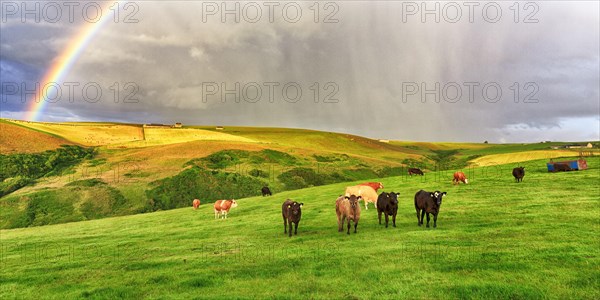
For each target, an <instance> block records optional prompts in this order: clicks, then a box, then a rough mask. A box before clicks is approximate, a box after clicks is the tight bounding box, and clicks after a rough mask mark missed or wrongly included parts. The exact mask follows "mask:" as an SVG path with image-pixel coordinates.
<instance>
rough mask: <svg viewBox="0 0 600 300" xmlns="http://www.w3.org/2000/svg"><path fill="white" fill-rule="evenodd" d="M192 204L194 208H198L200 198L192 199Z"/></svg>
mask: <svg viewBox="0 0 600 300" xmlns="http://www.w3.org/2000/svg"><path fill="white" fill-rule="evenodd" d="M192 205H193V206H194V209H198V206H200V200H198V199H194V201H192Z"/></svg>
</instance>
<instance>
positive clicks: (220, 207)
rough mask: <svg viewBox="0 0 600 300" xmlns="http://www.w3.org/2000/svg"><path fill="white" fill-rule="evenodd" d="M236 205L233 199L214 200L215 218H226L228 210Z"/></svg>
mask: <svg viewBox="0 0 600 300" xmlns="http://www.w3.org/2000/svg"><path fill="white" fill-rule="evenodd" d="M236 207H237V202H235V200H233V199H232V200H217V201H215V205H214V208H215V219H217V218H219V219H220V218H223V219H227V214H229V210H230V209H232V208H236Z"/></svg>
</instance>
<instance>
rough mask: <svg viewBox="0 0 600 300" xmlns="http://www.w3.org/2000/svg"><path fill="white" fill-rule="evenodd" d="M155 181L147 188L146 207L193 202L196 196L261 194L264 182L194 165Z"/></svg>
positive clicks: (207, 198) (206, 200) (210, 198)
mask: <svg viewBox="0 0 600 300" xmlns="http://www.w3.org/2000/svg"><path fill="white" fill-rule="evenodd" d="M153 185H154V187H153V188H152V189H150V190H147V191H146V196H147V197H148V204H147V207H146V209H145V210H146V211H155V210H159V209H161V210H164V209H172V208H179V207H185V206H189V205H190V204H191V201H192V199H194V198H198V199H201V200H202V202H203V203H211V202H214V201H215V200H219V199H232V198H233V199H235V198H244V197H250V196H257V195H259V194H260V189H261V188H262V187H263V186H264V182H262V181H260V180H258V179H255V178H252V177H249V176H244V175H240V174H237V173H228V172H221V171H214V170H206V169H203V168H200V167H192V168H189V169H186V170H183V171H182V172H180V173H179V174H177V175H175V176H172V177H168V178H165V179H161V180H159V181H156V182H154V183H153Z"/></svg>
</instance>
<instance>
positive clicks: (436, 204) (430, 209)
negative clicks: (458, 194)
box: [415, 190, 446, 228]
mask: <svg viewBox="0 0 600 300" xmlns="http://www.w3.org/2000/svg"><path fill="white" fill-rule="evenodd" d="M445 195H446V192H440V191H435V192H433V193H430V192H426V191H424V190H420V191H418V192H417V193H416V194H415V209H416V210H417V221H418V224H419V226H421V225H422V224H423V217H424V216H425V213H427V227H429V214H433V228H435V227H437V216H438V213H439V212H440V206H442V197H444V196H445Z"/></svg>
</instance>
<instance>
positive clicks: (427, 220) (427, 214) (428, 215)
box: [427, 213, 429, 228]
mask: <svg viewBox="0 0 600 300" xmlns="http://www.w3.org/2000/svg"><path fill="white" fill-rule="evenodd" d="M427 228H429V213H427Z"/></svg>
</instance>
